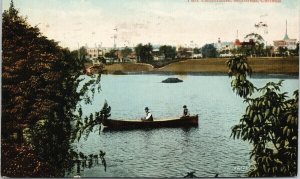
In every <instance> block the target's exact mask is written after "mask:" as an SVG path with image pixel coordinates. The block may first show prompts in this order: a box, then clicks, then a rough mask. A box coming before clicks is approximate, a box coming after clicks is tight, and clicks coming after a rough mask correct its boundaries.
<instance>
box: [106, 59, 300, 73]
mask: <svg viewBox="0 0 300 179" xmlns="http://www.w3.org/2000/svg"><path fill="white" fill-rule="evenodd" d="M226 60H227V59H225V58H210V59H198V60H186V61H181V62H176V63H172V64H169V65H167V66H164V67H162V68H153V67H152V66H151V65H148V64H130V63H124V64H113V65H108V66H106V67H105V69H106V70H107V72H108V73H114V72H116V71H121V72H125V73H126V72H152V73H153V72H154V73H155V72H159V73H161V72H171V73H201V72H203V73H227V67H226V64H225V62H226ZM249 64H250V65H251V67H252V69H253V72H254V73H269V74H298V72H299V58H298V57H291V58H249Z"/></svg>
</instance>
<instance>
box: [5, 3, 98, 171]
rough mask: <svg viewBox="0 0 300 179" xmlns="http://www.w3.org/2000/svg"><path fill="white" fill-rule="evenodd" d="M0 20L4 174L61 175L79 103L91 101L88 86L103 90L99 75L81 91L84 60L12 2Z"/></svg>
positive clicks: (69, 160)
mask: <svg viewBox="0 0 300 179" xmlns="http://www.w3.org/2000/svg"><path fill="white" fill-rule="evenodd" d="M2 22H3V23H2V28H3V29H2V34H3V38H2V44H3V56H2V57H3V58H2V120H1V122H2V125H1V126H2V130H1V134H2V135H1V146H2V150H1V157H2V160H1V172H2V175H5V176H9V177H43V176H44V177H51V176H52V177H63V176H64V174H65V172H66V170H68V169H71V168H72V166H73V164H74V161H73V159H74V156H75V154H76V152H74V150H73V149H72V148H71V146H70V141H71V133H72V132H73V130H74V129H73V126H72V125H71V123H72V122H73V121H74V120H75V119H78V118H79V116H78V115H76V114H75V111H76V110H77V109H78V108H79V109H80V106H78V102H79V101H80V100H85V101H86V102H90V101H91V100H90V98H91V96H89V95H88V93H87V91H95V90H100V77H101V75H94V76H92V78H91V80H90V81H88V82H87V83H85V84H84V85H83V88H82V89H81V90H80V91H77V90H78V89H77V88H78V85H79V83H80V82H81V81H82V79H80V78H79V77H80V76H81V75H82V72H81V71H82V69H83V68H84V64H83V59H81V58H80V57H79V58H75V57H74V56H75V55H76V53H72V52H70V51H69V50H68V49H64V48H62V47H60V46H59V45H58V43H57V42H55V41H54V40H49V39H47V37H45V36H43V34H41V32H40V31H39V29H38V28H37V27H32V26H30V25H29V24H28V23H27V21H26V19H25V18H23V17H21V16H20V15H19V11H18V10H16V9H15V7H14V4H13V2H11V5H10V8H9V9H8V10H5V11H4V12H3V15H2ZM24 130H27V131H28V139H26V140H24V139H23V131H24ZM15 133H17V135H16V137H12V136H15V135H14V134H15ZM20 152H21V153H20ZM75 158H76V157H75ZM31 161H32V163H31Z"/></svg>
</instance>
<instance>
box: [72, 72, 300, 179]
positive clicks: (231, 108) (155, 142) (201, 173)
mask: <svg viewBox="0 0 300 179" xmlns="http://www.w3.org/2000/svg"><path fill="white" fill-rule="evenodd" d="M168 77H177V78H180V79H182V80H183V81H184V82H182V83H175V84H165V83H161V81H162V80H164V79H166V78H168ZM278 80H279V78H278V77H275V78H264V77H263V78H252V79H251V81H252V82H253V83H254V84H255V85H256V86H258V87H261V86H262V85H264V84H265V83H266V82H268V81H278ZM101 88H102V90H101V92H100V93H99V94H96V95H95V97H94V101H93V104H92V105H84V104H83V103H82V105H83V106H84V108H83V109H84V114H86V115H87V114H89V113H90V112H95V111H99V110H100V109H101V108H102V106H103V103H104V101H105V100H107V102H108V104H109V105H110V106H111V108H112V111H111V115H112V116H111V118H113V119H140V118H141V117H143V116H144V115H145V114H144V108H145V107H146V106H148V107H149V108H150V111H151V113H152V114H153V116H154V119H155V118H163V117H174V116H179V115H180V114H181V113H182V106H183V105H184V104H185V105H187V106H188V108H189V110H190V113H191V114H199V117H200V118H199V127H197V128H190V129H182V128H162V129H153V130H133V131H119V132H118V131H115V132H104V131H103V132H102V133H101V134H100V135H98V134H97V132H96V133H91V134H90V136H89V137H88V139H87V140H86V141H85V140H81V141H80V142H79V143H76V144H75V145H77V146H78V147H79V150H80V151H83V152H86V153H93V152H94V153H98V151H99V150H100V149H101V150H103V151H105V152H106V162H107V171H106V172H104V168H103V167H102V166H97V167H93V168H89V169H84V170H83V171H81V176H84V177H183V176H185V175H186V173H187V172H192V171H195V175H196V176H198V177H214V176H215V174H217V173H218V174H219V176H220V177H237V176H245V172H246V171H247V170H248V166H249V165H250V160H249V151H250V150H251V145H250V144H249V143H248V142H243V141H241V140H233V139H232V138H230V134H231V127H232V126H233V125H235V124H237V123H238V121H239V118H240V117H241V116H242V115H243V113H244V110H245V106H246V105H245V104H244V103H243V100H242V99H241V98H239V97H237V96H236V95H235V94H234V93H233V92H232V89H231V87H230V79H229V78H228V77H227V76H201V75H184V76H180V75H103V76H102V77H101ZM296 89H298V79H292V78H289V79H285V81H284V83H283V88H282V91H287V92H289V96H291V95H292V92H293V91H294V90H296ZM72 175H73V174H72ZM72 175H70V176H72ZM73 176H74V175H73Z"/></svg>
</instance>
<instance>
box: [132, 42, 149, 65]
mask: <svg viewBox="0 0 300 179" xmlns="http://www.w3.org/2000/svg"><path fill="white" fill-rule="evenodd" d="M134 50H135V52H136V55H137V58H138V62H142V63H150V62H152V61H153V56H152V50H153V47H152V45H151V44H150V43H148V44H146V45H143V44H138V45H137V46H136V47H135V48H134Z"/></svg>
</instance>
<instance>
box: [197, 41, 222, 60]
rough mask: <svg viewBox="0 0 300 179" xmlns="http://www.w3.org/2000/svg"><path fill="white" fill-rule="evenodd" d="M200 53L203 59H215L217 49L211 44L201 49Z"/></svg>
mask: <svg viewBox="0 0 300 179" xmlns="http://www.w3.org/2000/svg"><path fill="white" fill-rule="evenodd" d="M201 52H202V55H203V57H204V58H215V57H217V55H218V53H217V49H216V48H215V47H214V45H213V44H206V45H204V46H203V47H202V48H201Z"/></svg>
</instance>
